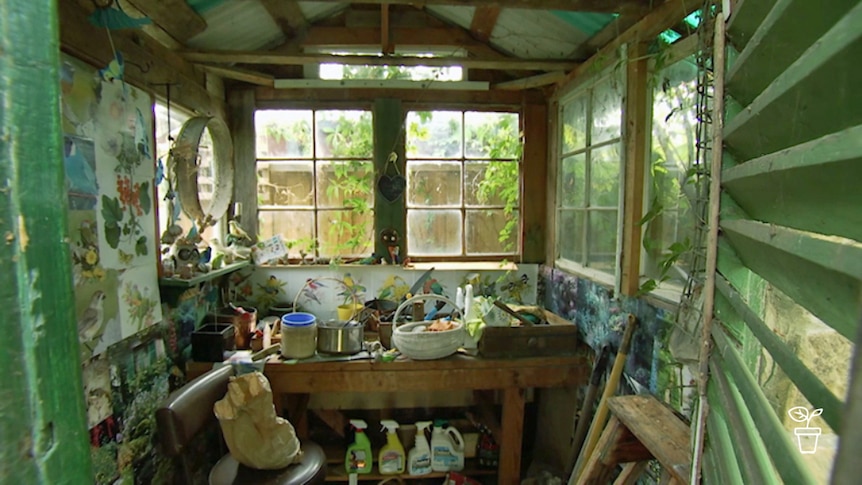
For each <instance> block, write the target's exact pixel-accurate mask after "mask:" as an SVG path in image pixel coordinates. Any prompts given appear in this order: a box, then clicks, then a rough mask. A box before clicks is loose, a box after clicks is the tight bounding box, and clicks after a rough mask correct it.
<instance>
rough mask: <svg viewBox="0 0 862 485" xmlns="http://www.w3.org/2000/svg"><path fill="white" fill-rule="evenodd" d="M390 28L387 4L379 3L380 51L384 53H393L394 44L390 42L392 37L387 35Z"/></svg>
mask: <svg viewBox="0 0 862 485" xmlns="http://www.w3.org/2000/svg"><path fill="white" fill-rule="evenodd" d="M390 28H391V25H389V4H388V3H384V4H382V5H380V52H382V53H383V54H385V55H389V54H393V53H394V52H395V44H393V43H392V39H391V38H390V37H389V29H390Z"/></svg>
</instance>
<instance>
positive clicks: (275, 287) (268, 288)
mask: <svg viewBox="0 0 862 485" xmlns="http://www.w3.org/2000/svg"><path fill="white" fill-rule="evenodd" d="M285 285H287V283H285V282H284V281H281V280H280V279H278V278H276V277H275V276H273V275H270V276H269V279H267V280H266V283H264V284H260V283H258V284H257V286H259V287H260V289H261V290H263V292H264V293H266V294H267V295H270V296H272V297H276V296H278V294H279V293H280V292H281V289H282V288H284V287H285Z"/></svg>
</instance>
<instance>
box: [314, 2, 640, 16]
mask: <svg viewBox="0 0 862 485" xmlns="http://www.w3.org/2000/svg"><path fill="white" fill-rule="evenodd" d="M319 1H321V2H338V3H344V0H319ZM349 3H367V4H373V5H380V4H383V3H388V4H390V5H411V6H414V7H416V8H422V7H425V6H427V5H457V6H462V7H481V6H485V5H494V6H499V7H502V8H524V9H540V10H568V11H574V12H601V13H614V12H618V11H619V10H620V9H622V8H623V6H625V5H628V4H635V5H640V6H642V7H644V6H647V5H648V4H649V3H648V2H646V1H644V0H625V1H612V0H361V1H359V0H351V1H350V2H349Z"/></svg>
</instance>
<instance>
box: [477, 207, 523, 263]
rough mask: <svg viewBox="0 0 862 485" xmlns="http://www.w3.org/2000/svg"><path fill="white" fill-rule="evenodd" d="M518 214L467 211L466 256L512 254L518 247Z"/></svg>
mask: <svg viewBox="0 0 862 485" xmlns="http://www.w3.org/2000/svg"><path fill="white" fill-rule="evenodd" d="M517 243H518V213H517V212H513V213H511V214H509V215H506V213H505V211H503V210H502V209H500V210H478V211H476V210H473V211H467V254H501V253H513V252H515V250H516V249H517V247H518V245H517Z"/></svg>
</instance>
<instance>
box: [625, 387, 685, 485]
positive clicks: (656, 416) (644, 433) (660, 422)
mask: <svg viewBox="0 0 862 485" xmlns="http://www.w3.org/2000/svg"><path fill="white" fill-rule="evenodd" d="M608 407H610V408H611V413H612V414H613V416H614V417H616V418H617V419H619V421H620V422H621V423H622V424H623V425H624V426H625V427H626V428H628V429H629V430H630V431H631V432H632V434H634V435H635V436H636V437H637V439H638V440H639V441H640V442H641V443H643V445H644V447H646V449H647V450H649V451H650V453H651V454H652V455H653V456H654V457H655V459H656V460H658V461H659V463H661V464H662V466H663V467H664V468H665V469H666V470H668V471H669V472H670V473H671V475H673V477H674V478H675V479H676V480H679V481H680V482H682V483H688V481H689V476H688V474H689V471H690V470H689V469H690V468H691V455H690V453H691V440H690V431H689V428H688V426H686V425H685V423H683V422H682V421H681V420H680V419H679V418H678V417H676V415H675V414H673V412H672V411H671V410H670V409H669V408H668V407H667V406H665V405H664V404H662V403H661V402H659V401H658V400H657V399H656V398H655V397H653V396H619V397H613V398H611V399H609V400H608Z"/></svg>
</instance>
